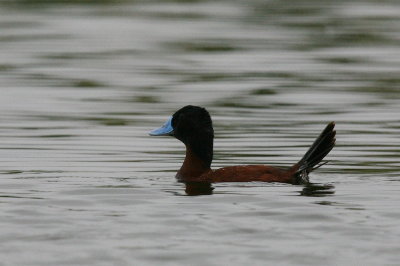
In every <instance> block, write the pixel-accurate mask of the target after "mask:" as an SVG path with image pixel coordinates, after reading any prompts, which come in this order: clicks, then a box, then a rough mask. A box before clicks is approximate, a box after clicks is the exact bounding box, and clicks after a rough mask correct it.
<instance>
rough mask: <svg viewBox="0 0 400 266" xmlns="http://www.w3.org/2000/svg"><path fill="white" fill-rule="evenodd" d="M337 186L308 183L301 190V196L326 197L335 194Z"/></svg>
mask: <svg viewBox="0 0 400 266" xmlns="http://www.w3.org/2000/svg"><path fill="white" fill-rule="evenodd" d="M334 189H335V186H334V185H332V184H317V183H308V184H306V185H304V187H303V189H302V190H300V191H299V192H300V196H305V197H326V196H332V195H333V194H335V190H334Z"/></svg>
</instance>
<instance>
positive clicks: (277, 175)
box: [176, 165, 293, 183]
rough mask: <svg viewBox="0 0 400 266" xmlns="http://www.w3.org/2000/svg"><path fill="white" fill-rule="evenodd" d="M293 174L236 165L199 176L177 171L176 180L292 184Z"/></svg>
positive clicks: (272, 168)
mask: <svg viewBox="0 0 400 266" xmlns="http://www.w3.org/2000/svg"><path fill="white" fill-rule="evenodd" d="M292 176H293V173H292V172H291V171H290V170H289V171H287V170H286V171H285V170H283V169H279V168H276V167H272V166H267V165H238V166H228V167H223V168H219V169H216V170H212V169H209V170H206V171H204V172H203V173H202V174H200V175H197V174H195V175H193V174H191V173H185V172H182V171H181V170H180V171H178V173H177V175H176V178H177V179H178V180H179V181H182V182H187V181H190V182H207V183H220V182H252V181H260V182H283V183H292Z"/></svg>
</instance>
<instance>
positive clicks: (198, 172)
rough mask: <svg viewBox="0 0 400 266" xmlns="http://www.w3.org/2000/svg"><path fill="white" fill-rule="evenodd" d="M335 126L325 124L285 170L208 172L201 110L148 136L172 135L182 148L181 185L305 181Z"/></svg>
mask: <svg viewBox="0 0 400 266" xmlns="http://www.w3.org/2000/svg"><path fill="white" fill-rule="evenodd" d="M334 126H335V124H334V123H333V122H331V123H329V124H328V126H327V127H326V128H325V130H324V131H323V132H322V133H321V134H320V136H319V137H318V138H317V139H316V140H315V142H314V143H313V145H312V146H311V147H310V148H309V150H308V151H307V153H306V154H305V155H304V156H303V158H302V159H301V160H300V161H299V162H297V163H295V164H294V165H293V166H292V167H290V168H288V169H281V168H277V167H273V166H267V165H239V166H229V167H224V168H220V169H216V170H212V169H211V161H212V155H213V139H214V130H213V128H212V122H211V117H210V115H209V114H208V112H207V111H206V110H205V109H204V108H201V107H197V106H190V105H189V106H185V107H183V108H182V109H180V110H178V111H177V112H176V113H175V114H174V115H173V117H172V118H171V119H170V120H168V121H167V122H166V123H165V124H164V126H163V127H161V128H160V129H156V130H153V131H152V132H150V135H155V136H158V135H172V136H174V137H176V138H177V139H179V140H181V141H182V142H183V143H184V144H185V146H186V157H185V160H184V162H183V164H182V167H181V168H180V170H179V171H178V173H177V174H176V178H177V179H178V180H179V181H181V182H185V183H193V182H196V183H217V182H251V181H261V182H281V183H291V184H299V183H304V182H308V173H310V172H311V171H312V170H314V169H316V168H318V167H319V166H317V165H318V164H319V163H320V162H321V160H322V159H323V158H324V157H325V156H326V155H327V154H328V153H329V152H330V151H331V150H332V148H333V147H334V145H335V134H336V132H335V131H334V130H333V129H334Z"/></svg>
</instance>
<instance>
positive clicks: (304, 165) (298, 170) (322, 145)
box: [292, 122, 336, 184]
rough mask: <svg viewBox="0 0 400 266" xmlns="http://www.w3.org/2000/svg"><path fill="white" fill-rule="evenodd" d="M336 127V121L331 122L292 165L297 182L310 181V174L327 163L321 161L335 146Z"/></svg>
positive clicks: (295, 181)
mask: <svg viewBox="0 0 400 266" xmlns="http://www.w3.org/2000/svg"><path fill="white" fill-rule="evenodd" d="M334 128H335V122H330V123H329V124H328V125H327V126H326V128H325V129H324V131H322V133H321V134H320V135H319V137H318V138H317V139H316V140H315V141H314V143H313V144H312V145H311V147H310V148H309V149H308V151H307V152H306V154H304V156H303V158H301V160H300V161H299V162H298V163H296V164H295V165H294V166H293V167H292V169H293V170H294V183H295V184H302V183H308V182H309V179H308V174H309V173H310V172H311V171H313V170H315V169H317V168H319V167H321V166H322V165H324V164H326V163H327V162H323V163H320V162H321V161H322V159H324V157H325V156H326V155H327V154H328V153H329V152H330V151H331V150H332V149H333V147H334V146H335V141H336V139H335V135H336V131H335V130H333V129H334ZM319 163H320V164H319Z"/></svg>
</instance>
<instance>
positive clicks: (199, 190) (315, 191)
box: [185, 182, 335, 197]
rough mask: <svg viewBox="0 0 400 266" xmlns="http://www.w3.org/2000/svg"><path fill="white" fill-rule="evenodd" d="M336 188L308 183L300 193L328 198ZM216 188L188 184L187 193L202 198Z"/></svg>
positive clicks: (202, 184)
mask: <svg viewBox="0 0 400 266" xmlns="http://www.w3.org/2000/svg"><path fill="white" fill-rule="evenodd" d="M334 189H335V186H334V185H332V184H317V183H308V184H306V185H304V187H303V189H302V190H300V191H299V193H300V196H305V197H326V196H332V195H333V194H335V190H334ZM213 190H214V188H213V187H212V185H211V183H207V182H186V183H185V192H186V195H188V196H200V195H211V194H213Z"/></svg>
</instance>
